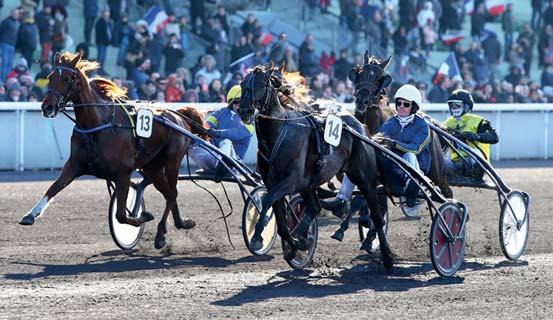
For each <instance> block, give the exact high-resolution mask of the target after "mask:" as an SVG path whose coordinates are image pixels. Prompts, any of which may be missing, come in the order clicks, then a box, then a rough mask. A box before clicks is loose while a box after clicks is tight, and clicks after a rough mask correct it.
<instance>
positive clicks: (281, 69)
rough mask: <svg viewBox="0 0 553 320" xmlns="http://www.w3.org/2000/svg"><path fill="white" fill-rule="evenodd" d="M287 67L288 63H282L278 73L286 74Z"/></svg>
mask: <svg viewBox="0 0 553 320" xmlns="http://www.w3.org/2000/svg"><path fill="white" fill-rule="evenodd" d="M285 67H286V61H282V64H281V65H280V67H279V68H278V72H280V74H282V73H283V72H284V69H285Z"/></svg>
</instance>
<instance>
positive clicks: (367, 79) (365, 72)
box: [348, 51, 392, 113]
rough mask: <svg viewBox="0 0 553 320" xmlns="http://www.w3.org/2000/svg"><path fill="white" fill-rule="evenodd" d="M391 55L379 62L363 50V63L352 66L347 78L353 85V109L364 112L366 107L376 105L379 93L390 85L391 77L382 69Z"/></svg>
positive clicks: (388, 61)
mask: <svg viewBox="0 0 553 320" xmlns="http://www.w3.org/2000/svg"><path fill="white" fill-rule="evenodd" d="M391 58H392V57H388V59H386V60H384V61H382V62H379V61H378V60H377V59H375V58H373V57H369V52H368V51H365V56H364V58H363V65H357V66H355V67H353V68H352V69H351V70H350V72H349V74H348V78H349V79H350V80H351V81H352V82H353V83H354V85H355V111H356V112H357V113H365V112H366V111H367V109H368V108H373V107H378V105H379V104H378V102H379V99H380V93H381V92H382V90H384V88H386V87H387V86H389V85H390V83H391V82H392V77H391V76H390V75H389V74H387V73H386V72H385V71H384V69H385V68H386V66H387V65H388V64H389V63H390V60H391Z"/></svg>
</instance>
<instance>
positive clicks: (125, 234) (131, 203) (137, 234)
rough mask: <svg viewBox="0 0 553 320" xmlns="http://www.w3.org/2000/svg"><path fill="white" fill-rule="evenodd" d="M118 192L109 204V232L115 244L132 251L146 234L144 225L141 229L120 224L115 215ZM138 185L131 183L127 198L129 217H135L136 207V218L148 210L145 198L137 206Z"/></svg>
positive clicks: (113, 194)
mask: <svg viewBox="0 0 553 320" xmlns="http://www.w3.org/2000/svg"><path fill="white" fill-rule="evenodd" d="M116 194H117V191H115V192H113V193H112V194H111V200H110V202H109V211H108V221H109V231H110V233H111V237H112V238H113V241H115V244H116V245H117V246H118V247H119V248H121V249H123V250H131V249H133V248H134V247H136V245H138V242H139V241H140V238H141V237H142V233H143V232H144V224H142V225H140V226H139V227H134V226H131V225H129V224H124V223H119V222H118V221H117V218H116V217H115V215H116V214H117V197H116ZM136 194H137V192H136V184H134V183H131V185H130V187H129V194H128V196H127V206H126V207H127V210H126V211H127V216H132V215H133V209H134V208H135V206H138V207H137V210H136V212H135V215H134V216H135V217H140V215H141V214H142V212H144V210H146V206H145V204H144V198H142V199H140V201H139V203H138V204H136Z"/></svg>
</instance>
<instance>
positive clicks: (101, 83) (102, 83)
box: [88, 78, 127, 100]
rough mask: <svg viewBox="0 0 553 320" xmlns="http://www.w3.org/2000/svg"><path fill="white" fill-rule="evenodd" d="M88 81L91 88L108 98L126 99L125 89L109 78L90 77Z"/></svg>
mask: <svg viewBox="0 0 553 320" xmlns="http://www.w3.org/2000/svg"><path fill="white" fill-rule="evenodd" d="M88 83H89V84H90V86H91V87H92V88H93V89H95V90H96V91H98V92H99V93H101V94H102V95H103V96H104V97H106V98H108V99H110V100H116V99H123V100H126V99H127V89H126V88H121V87H119V86H118V85H116V84H115V83H113V81H111V80H108V79H105V78H92V79H90V81H89V82H88Z"/></svg>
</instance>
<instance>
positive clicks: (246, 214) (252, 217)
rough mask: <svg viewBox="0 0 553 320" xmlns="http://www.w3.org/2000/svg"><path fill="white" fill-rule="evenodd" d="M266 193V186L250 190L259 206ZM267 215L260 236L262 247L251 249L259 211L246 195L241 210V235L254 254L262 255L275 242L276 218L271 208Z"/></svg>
mask: <svg viewBox="0 0 553 320" xmlns="http://www.w3.org/2000/svg"><path fill="white" fill-rule="evenodd" d="M265 194H267V188H265V187H264V186H260V187H257V188H255V189H253V191H252V192H251V197H252V198H253V199H254V200H255V203H256V204H257V205H258V206H259V208H261V200H262V199H263V197H264V196H265ZM267 215H269V222H268V223H267V224H266V225H265V228H264V229H263V232H262V233H261V236H262V237H263V247H262V248H261V249H259V250H257V251H255V250H252V249H251V246H250V243H251V240H252V237H253V234H254V232H255V225H256V224H257V221H258V220H259V211H258V210H257V208H256V206H255V205H254V203H253V202H252V200H251V198H249V197H248V199H247V200H246V203H245V204H244V211H243V212H242V236H243V237H244V242H245V243H246V247H247V248H248V250H249V251H250V252H251V253H252V254H254V255H264V254H266V253H267V252H269V251H270V250H271V249H272V248H273V245H274V243H275V240H276V237H277V225H276V218H275V215H274V214H273V208H269V210H268V211H267Z"/></svg>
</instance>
